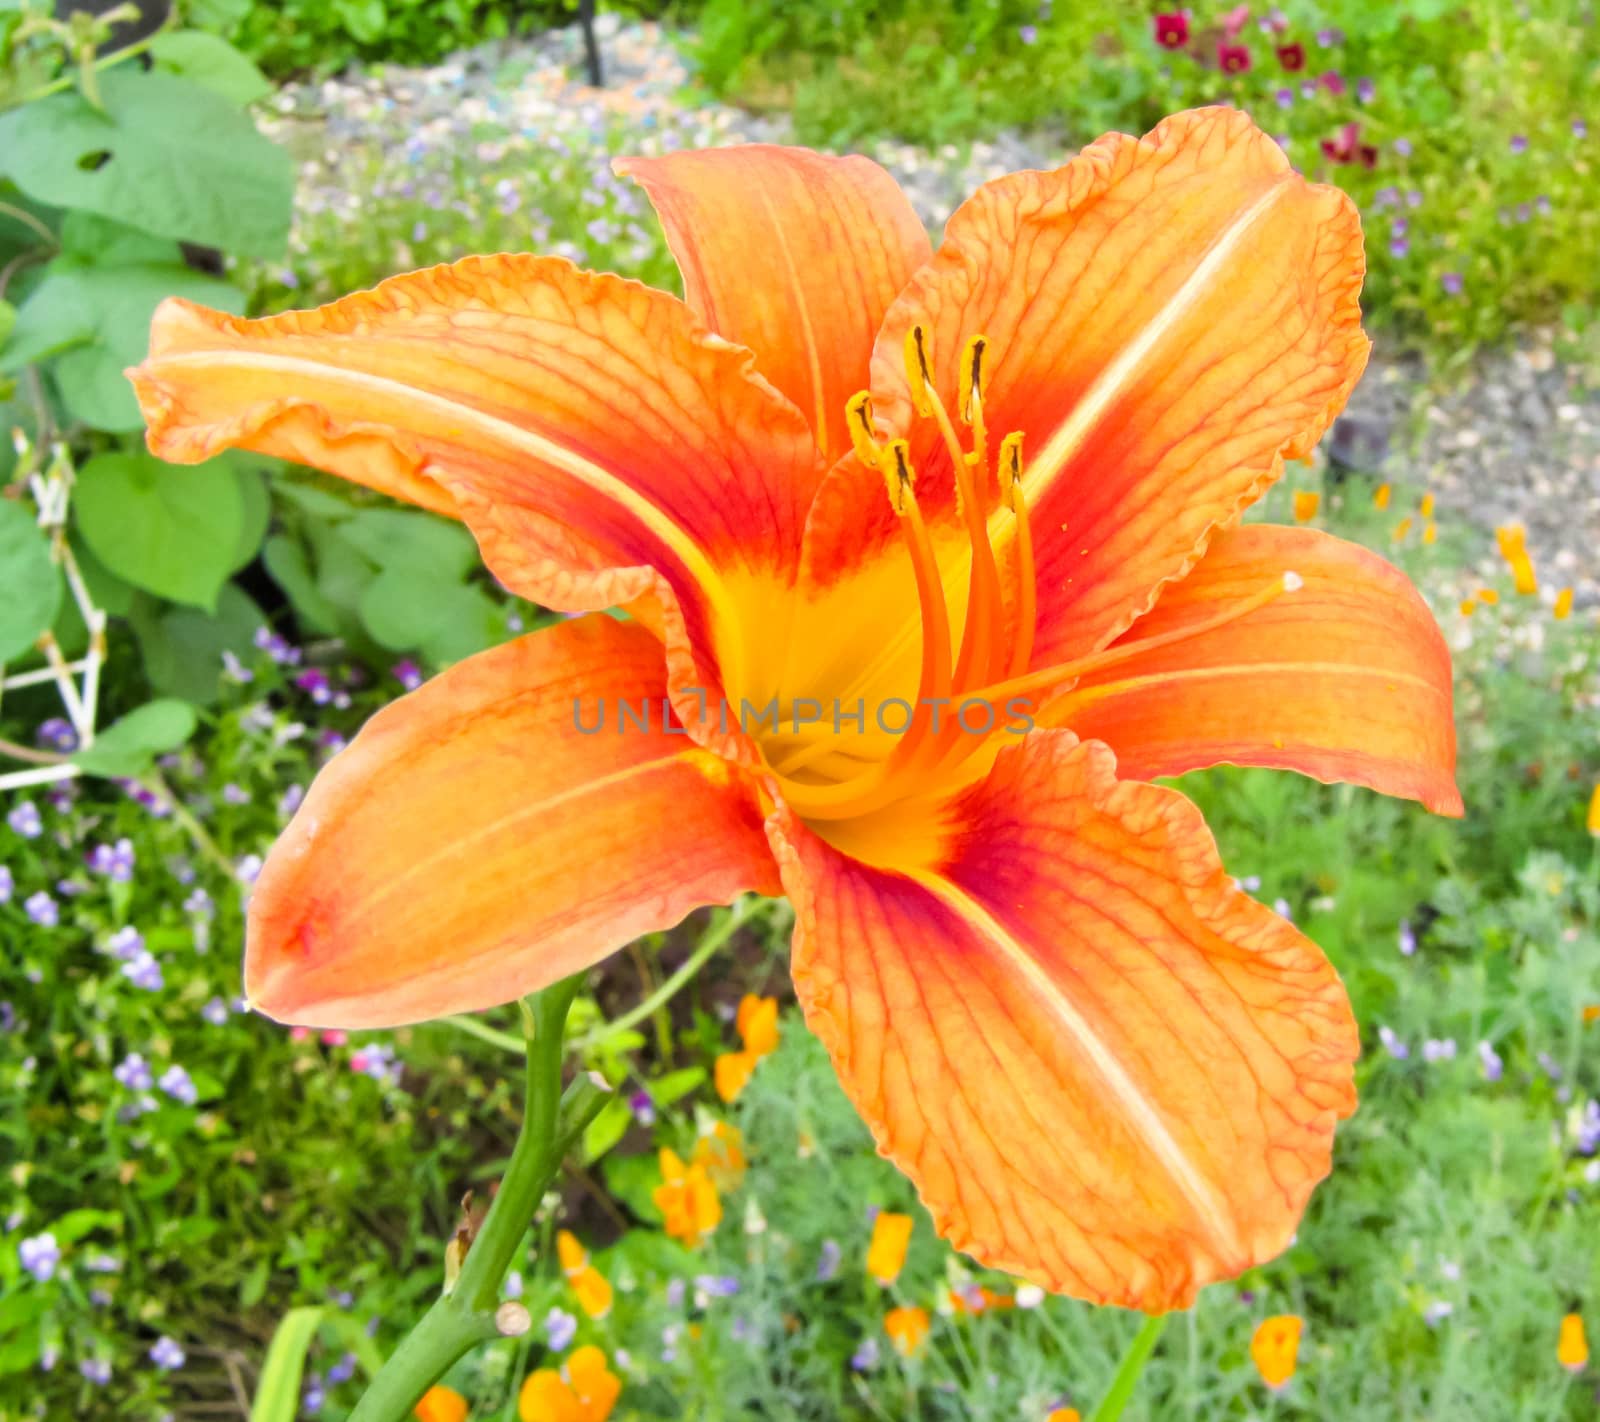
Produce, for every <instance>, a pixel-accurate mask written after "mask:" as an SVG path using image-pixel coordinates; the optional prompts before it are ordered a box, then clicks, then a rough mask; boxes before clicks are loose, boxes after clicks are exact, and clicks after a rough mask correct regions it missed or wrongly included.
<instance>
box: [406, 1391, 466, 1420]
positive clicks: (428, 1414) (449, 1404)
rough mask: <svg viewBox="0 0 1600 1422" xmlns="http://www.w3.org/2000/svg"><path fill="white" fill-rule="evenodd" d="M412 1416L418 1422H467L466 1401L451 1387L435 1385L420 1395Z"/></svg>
mask: <svg viewBox="0 0 1600 1422" xmlns="http://www.w3.org/2000/svg"><path fill="white" fill-rule="evenodd" d="M413 1415H414V1416H416V1417H417V1418H418V1419H419V1422H467V1400H466V1398H464V1397H463V1396H462V1395H461V1394H460V1393H459V1392H457V1391H456V1390H455V1389H454V1388H453V1387H445V1386H443V1384H439V1383H436V1384H435V1385H434V1386H433V1387H430V1388H429V1389H428V1390H427V1391H426V1392H425V1393H423V1394H422V1401H421V1402H419V1403H418V1404H417V1406H416V1409H415V1412H414V1414H413Z"/></svg>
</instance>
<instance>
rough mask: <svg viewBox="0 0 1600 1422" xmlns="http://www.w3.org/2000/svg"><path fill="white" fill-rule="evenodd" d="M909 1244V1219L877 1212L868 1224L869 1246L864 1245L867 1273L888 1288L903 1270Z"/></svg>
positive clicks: (907, 1216) (889, 1212)
mask: <svg viewBox="0 0 1600 1422" xmlns="http://www.w3.org/2000/svg"><path fill="white" fill-rule="evenodd" d="M910 1243H911V1216H910V1215H898V1214H895V1213H894V1211H892V1210H879V1211H878V1213H877V1216H876V1217H875V1218H874V1219H873V1221H872V1243H871V1244H869V1245H868V1246H867V1273H868V1274H870V1275H871V1276H872V1277H873V1278H874V1279H876V1280H877V1281H878V1282H879V1283H880V1284H882V1285H883V1286H884V1287H885V1288H888V1286H889V1285H890V1284H892V1283H894V1281H895V1280H896V1279H898V1278H899V1277H900V1271H901V1269H903V1268H904V1267H905V1262H906V1249H907V1247H908V1246H909V1245H910Z"/></svg>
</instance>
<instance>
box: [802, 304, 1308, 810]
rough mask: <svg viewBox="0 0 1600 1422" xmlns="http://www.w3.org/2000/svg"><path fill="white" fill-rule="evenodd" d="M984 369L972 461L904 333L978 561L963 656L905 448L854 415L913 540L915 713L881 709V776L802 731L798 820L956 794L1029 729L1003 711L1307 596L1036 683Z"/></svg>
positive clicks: (908, 540)
mask: <svg viewBox="0 0 1600 1422" xmlns="http://www.w3.org/2000/svg"><path fill="white" fill-rule="evenodd" d="M988 357H989V343H988V341H987V339H986V338H985V337H983V336H974V337H972V338H971V339H970V340H968V341H967V343H966V345H965V347H964V348H963V350H962V354H961V363H960V368H959V372H958V381H957V398H956V411H957V414H958V415H959V417H960V419H961V421H962V422H963V423H964V424H965V425H966V426H967V427H969V428H970V429H971V430H972V432H973V445H974V448H973V449H972V450H971V451H970V452H969V451H966V450H964V449H963V448H962V443H961V440H960V438H959V436H958V435H957V432H956V425H955V421H954V420H952V419H951V416H950V411H949V410H948V409H947V408H946V406H945V403H944V401H943V400H942V399H941V398H940V394H939V390H938V388H937V385H936V383H935V379H934V368H933V361H932V358H931V355H930V353H929V348H928V337H927V332H926V330H925V329H924V328H923V327H922V326H921V325H920V324H915V325H913V326H912V327H911V329H910V330H909V331H907V333H906V339H905V364H906V380H907V384H908V387H909V391H910V395H911V402H912V405H913V406H914V408H915V409H916V410H917V412H918V413H919V414H920V415H922V416H923V417H924V418H928V419H932V420H933V421H934V422H935V424H936V425H937V427H938V429H939V433H940V436H941V438H942V440H943V443H944V446H945V449H946V451H947V452H948V454H949V458H950V464H951V471H952V476H953V480H954V484H955V489H954V492H955V495H956V499H957V511H958V514H959V517H960V519H961V521H962V524H963V527H964V531H965V532H966V534H967V538H968V542H969V544H970V547H971V554H972V561H971V571H970V577H969V583H968V596H967V610H966V617H965V621H964V624H963V626H962V629H961V643H960V648H959V652H958V653H957V652H956V650H955V647H954V642H953V638H952V628H951V623H950V610H949V604H948V602H947V599H946V596H945V587H944V581H943V577H942V574H941V571H940V567H939V561H938V557H937V555H936V554H935V551H934V545H933V538H932V535H931V533H930V531H929V528H928V524H927V521H926V519H925V518H924V517H923V513H922V509H921V506H920V504H919V502H918V498H917V493H916V470H915V469H914V468H913V465H912V458H911V445H910V442H909V441H908V440H906V439H891V440H888V441H884V440H882V439H881V438H880V436H879V434H878V430H877V426H876V424H875V422H874V419H873V411H872V399H871V395H870V394H869V393H868V392H867V391H864V390H863V391H861V392H860V393H859V394H857V395H855V396H853V397H852V398H851V399H850V400H849V401H848V402H847V403H846V406H845V415H846V425H847V427H848V429H849V431H850V438H851V441H852V443H853V445H854V448H855V452H856V456H857V457H858V458H859V459H860V460H861V462H862V463H863V464H864V465H865V466H866V467H867V468H869V469H871V470H873V471H875V472H876V473H878V474H879V475H881V477H882V478H883V481H884V488H885V492H886V494H887V496H888V499H889V503H890V506H891V507H892V508H893V510H894V512H895V514H896V516H897V522H898V523H899V526H900V530H901V533H902V534H903V536H904V538H905V546H906V552H907V555H908V559H909V561H910V564H911V570H912V575H913V577H914V579H915V582H916V594H917V608H918V615H919V617H920V619H921V628H922V653H921V664H920V667H919V670H918V677H917V701H916V704H915V706H907V705H906V703H905V702H904V701H901V702H900V703H899V705H900V706H902V707H905V712H904V713H903V717H902V719H904V728H903V730H898V729H891V728H890V726H888V725H886V724H884V720H883V708H884V707H885V706H888V705H890V704H893V703H890V702H885V703H883V704H882V705H880V707H879V708H878V709H877V718H878V722H879V726H880V728H881V729H882V730H883V731H884V733H885V734H887V735H891V736H896V740H895V744H894V746H893V749H892V750H890V752H889V753H888V755H887V756H884V757H882V758H881V759H879V760H877V761H876V762H873V761H871V760H869V759H868V758H866V757H864V756H861V755H858V754H854V753H852V751H851V750H850V748H849V747H848V746H847V745H845V744H843V743H842V742H841V738H840V736H839V734H838V726H837V722H836V723H835V726H834V729H833V731H832V732H831V733H830V732H829V731H828V729H827V728H826V725H825V724H821V723H819V724H818V725H817V726H816V727H815V728H814V729H810V728H808V729H806V730H805V731H802V729H801V728H800V727H799V726H797V727H796V728H795V734H796V739H797V740H798V741H799V742H800V744H799V745H794V746H792V747H791V749H790V750H789V752H788V754H787V755H786V756H784V757H783V758H781V759H779V760H777V761H775V762H774V763H773V770H774V772H775V773H776V774H777V775H778V777H779V778H780V780H781V781H782V782H783V790H782V794H783V798H784V800H785V801H786V802H787V803H788V804H789V806H790V807H791V808H792V809H793V810H794V811H795V812H796V813H797V814H799V815H800V816H801V817H802V818H805V819H808V820H816V821H830V820H831V821H837V820H846V819H853V818H856V817H858V816H861V815H867V814H870V813H872V812H873V811H875V810H879V809H882V808H884V807H885V806H887V805H890V804H892V803H894V802H895V801H897V800H900V799H903V798H905V797H906V796H907V795H908V794H912V793H921V792H923V791H930V792H931V791H934V790H936V789H937V788H938V786H937V785H936V784H935V783H934V782H936V781H937V782H939V783H940V784H943V783H946V782H948V781H949V780H950V779H952V778H953V777H954V776H955V775H956V774H957V773H958V772H959V769H960V767H961V766H962V765H963V763H964V762H966V761H967V760H968V759H969V758H970V757H971V756H972V755H974V754H975V753H976V752H977V751H978V750H980V749H981V748H983V747H985V746H991V747H992V746H993V744H994V741H995V738H996V737H997V736H999V735H1001V734H1003V733H1006V732H1007V731H1010V732H1012V733H1014V732H1015V730H1016V729H1017V724H1018V721H1019V720H1020V719H1021V718H1020V717H1019V715H1018V714H1016V713H1010V714H1008V707H1011V706H1015V705H1016V704H1017V703H1018V702H1019V701H1020V702H1022V703H1023V704H1024V705H1025V706H1026V707H1027V709H1028V711H1029V712H1030V714H1034V715H1037V714H1038V713H1037V712H1036V711H1035V710H1034V702H1033V697H1034V695H1035V694H1036V693H1047V695H1046V697H1045V701H1046V704H1048V703H1049V702H1050V701H1053V700H1055V699H1056V696H1059V695H1061V694H1065V693H1066V692H1067V691H1068V690H1069V689H1070V684H1071V683H1073V682H1075V681H1076V680H1077V679H1078V678H1080V677H1083V676H1086V675H1088V674H1090V673H1093V672H1099V671H1102V670H1104V669H1106V668H1109V667H1114V666H1117V665H1119V664H1121V663H1123V662H1126V661H1129V660H1131V659H1133V658H1136V657H1141V656H1144V655H1146V654H1148V653H1151V652H1154V651H1157V650H1159V649H1160V648H1163V647H1166V646H1170V645H1173V644H1175V643H1178V642H1184V641H1187V640H1189V639H1191V638H1194V637H1199V636H1202V635H1204V634H1205V633H1208V632H1212V631H1214V630H1216V629H1217V628H1219V627H1223V626H1226V625H1227V624H1228V623H1231V622H1234V621H1237V620H1238V619H1239V618H1242V617H1246V616H1249V615H1250V614H1251V613H1253V612H1255V611H1257V610H1258V609H1260V608H1262V607H1264V606H1266V605H1267V604H1268V603H1270V602H1272V601H1273V600H1274V599H1276V598H1278V597H1281V596H1282V595H1283V594H1284V593H1285V592H1292V591H1294V590H1295V589H1296V588H1298V587H1300V586H1301V585H1302V584H1301V580H1300V579H1299V577H1298V576H1297V575H1296V574H1294V573H1285V574H1284V575H1283V576H1282V578H1281V579H1278V580H1275V581H1274V582H1272V583H1271V584H1270V585H1269V586H1267V587H1264V588H1262V589H1261V590H1260V591H1258V592H1256V593H1254V594H1252V595H1251V596H1248V597H1245V598H1243V599H1241V600H1240V601H1238V602H1237V603H1235V604H1234V605H1233V606H1232V607H1230V608H1229V609H1227V610H1226V611H1224V612H1222V613H1219V614H1217V615H1216V616H1214V617H1211V618H1208V619H1206V620H1204V621H1201V622H1197V623H1194V624H1192V625H1190V626H1187V627H1182V628H1178V629H1177V630H1175V631H1172V632H1167V633H1162V634H1158V635H1156V636H1154V637H1146V638H1143V639H1141V640H1138V641H1133V642H1128V643H1123V644H1119V645H1117V646H1114V647H1109V648H1106V649H1104V650H1101V651H1098V652H1093V653H1090V654H1089V655H1086V656H1083V657H1079V658H1076V659H1074V660H1072V661H1067V662H1062V663H1060V664H1058V665H1056V666H1052V667H1045V668H1042V669H1040V670H1037V671H1029V669H1028V668H1029V666H1030V665H1031V663H1032V661H1033V655H1034V641H1035V637H1036V632H1037V621H1038V590H1037V576H1038V568H1037V564H1036V558H1035V549H1034V543H1033V533H1032V526H1031V522H1030V517H1029V509H1028V501H1027V496H1026V487H1025V479H1024V467H1023V457H1022V435H1021V433H1020V432H1014V433H1011V434H1008V435H1007V436H1006V437H1005V438H1004V439H1003V440H1002V441H1001V442H1000V447H999V452H998V457H997V459H996V468H995V469H994V471H993V477H994V478H995V481H996V485H997V486H998V493H999V496H1000V499H1001V501H1002V502H1003V504H1004V505H1005V507H1006V508H1007V509H1008V510H1009V511H1010V513H1011V516H1012V525H1013V526H1012V528H1011V529H1010V530H1008V531H1007V532H1009V534H1010V536H1011V538H1012V563H1013V567H1012V569H1011V571H1012V573H1013V574H1014V577H1015V591H1014V595H1013V600H1012V603H1011V605H1010V607H1009V608H1008V607H1007V605H1006V603H1005V600H1004V598H1003V596H1002V592H1001V581H1000V568H999V562H998V560H997V558H996V556H995V550H994V547H993V546H992V545H991V543H990V539H989V521H990V511H989V504H990V503H991V502H992V499H990V498H989V497H988V495H989V488H990V486H989V485H988V483H987V481H988V479H989V478H990V471H989V466H988V461H987V443H986V432H985V427H984V409H983V401H984V386H985V380H986V362H987V360H988ZM1002 523H1003V520H1002ZM1008 611H1009V612H1010V614H1011V617H1010V626H1009V635H1008V620H1007V612H1008ZM1048 693H1054V695H1048ZM793 704H795V705H798V704H799V703H798V701H796V702H795V703H793ZM985 705H986V706H987V707H988V708H989V716H988V718H987V721H986V725H985V726H984V728H983V729H981V730H977V731H974V730H973V729H972V728H971V724H970V719H969V715H968V709H969V708H970V707H971V706H985ZM820 762H828V763H829V767H830V770H820V769H818V768H817V767H818V766H819V763H820ZM851 766H854V767H858V768H856V769H853V770H852V771H850V772H849V773H846V774H844V775H842V777H841V771H842V770H845V769H846V768H847V767H851ZM801 771H810V773H811V776H812V777H813V778H810V779H805V780H800V779H796V778H795V777H796V775H797V774H798V773H799V772H801ZM830 771H831V773H830Z"/></svg>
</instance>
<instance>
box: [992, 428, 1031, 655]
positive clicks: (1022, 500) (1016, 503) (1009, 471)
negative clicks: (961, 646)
mask: <svg viewBox="0 0 1600 1422" xmlns="http://www.w3.org/2000/svg"><path fill="white" fill-rule="evenodd" d="M999 472H1000V482H1001V484H1002V485H1003V486H1004V493H1005V500H1006V504H1007V506H1008V507H1009V508H1010V509H1011V513H1012V515H1013V517H1015V519H1016V521H1017V606H1016V618H1017V636H1016V640H1015V641H1014V642H1013V643H1012V644H1011V657H1010V660H1009V663H1008V664H1007V667H1006V674H1007V675H1008V676H1021V675H1022V674H1023V673H1024V672H1025V671H1027V669H1028V663H1029V662H1030V661H1032V660H1033V638H1034V632H1035V629H1036V627H1037V625H1038V621H1039V591H1038V587H1037V586H1036V577H1035V569H1034V563H1033V526H1032V524H1030V523H1029V521H1028V496H1027V494H1026V493H1025V492H1024V490H1023V486H1022V432H1021V431H1020V430H1018V431H1016V432H1015V433H1012V434H1008V435H1007V436H1006V437H1005V438H1004V439H1003V440H1001V442H1000V471H999Z"/></svg>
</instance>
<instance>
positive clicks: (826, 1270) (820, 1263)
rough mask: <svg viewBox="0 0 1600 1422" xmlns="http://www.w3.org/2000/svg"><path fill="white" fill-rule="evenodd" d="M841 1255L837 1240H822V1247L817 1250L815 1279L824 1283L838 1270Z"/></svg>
mask: <svg viewBox="0 0 1600 1422" xmlns="http://www.w3.org/2000/svg"><path fill="white" fill-rule="evenodd" d="M842 1255H843V1251H841V1250H840V1248H839V1245H838V1242H837V1241H836V1240H832V1239H825V1240H823V1241H822V1248H821V1249H820V1250H818V1251H817V1279H818V1281H819V1282H822V1283H826V1282H827V1281H828V1280H829V1279H831V1278H832V1277H833V1276H834V1275H835V1274H837V1273H838V1272H839V1260H840V1259H841V1257H842Z"/></svg>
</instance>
